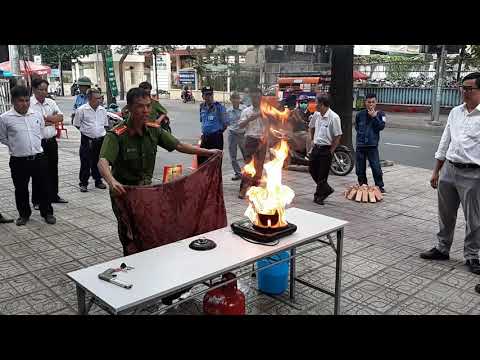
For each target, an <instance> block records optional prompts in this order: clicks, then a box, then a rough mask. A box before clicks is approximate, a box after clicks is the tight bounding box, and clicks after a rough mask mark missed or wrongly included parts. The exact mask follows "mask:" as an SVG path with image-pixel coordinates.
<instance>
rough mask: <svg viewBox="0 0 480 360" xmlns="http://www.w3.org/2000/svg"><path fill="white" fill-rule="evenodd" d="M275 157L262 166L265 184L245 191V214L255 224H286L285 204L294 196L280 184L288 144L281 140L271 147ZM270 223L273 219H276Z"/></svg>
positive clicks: (279, 225)
mask: <svg viewBox="0 0 480 360" xmlns="http://www.w3.org/2000/svg"><path fill="white" fill-rule="evenodd" d="M272 152H273V154H274V155H275V158H274V159H273V160H271V161H269V162H268V163H266V164H265V165H264V166H263V167H264V169H265V172H266V175H265V180H266V186H265V187H259V186H252V187H250V189H248V191H247V197H248V200H249V205H248V208H247V210H246V211H245V215H246V216H247V217H248V218H249V219H250V220H251V221H252V223H254V224H255V225H257V226H261V227H272V228H275V227H282V226H286V225H287V221H286V218H285V206H287V205H288V204H290V203H291V202H292V200H293V197H294V196H295V193H294V191H293V190H292V189H291V188H289V187H288V186H286V185H282V167H283V162H284V161H285V159H286V158H287V156H288V144H287V142H286V141H285V140H282V141H281V142H280V143H279V144H277V146H276V147H275V148H274V149H272ZM265 216H266V217H267V221H266V223H265V221H263V222H262V221H260V217H262V218H265ZM277 217H278V220H276V221H275V223H272V220H273V219H277Z"/></svg>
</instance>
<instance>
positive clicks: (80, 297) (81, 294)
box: [77, 284, 87, 315]
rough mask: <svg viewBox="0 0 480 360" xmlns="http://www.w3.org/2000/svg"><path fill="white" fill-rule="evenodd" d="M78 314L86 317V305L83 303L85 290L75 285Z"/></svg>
mask: <svg viewBox="0 0 480 360" xmlns="http://www.w3.org/2000/svg"><path fill="white" fill-rule="evenodd" d="M77 303H78V314H79V315H87V304H86V302H85V290H83V288H81V287H80V286H79V285H78V284H77Z"/></svg>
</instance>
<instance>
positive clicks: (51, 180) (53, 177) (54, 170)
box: [32, 137, 58, 204]
mask: <svg viewBox="0 0 480 360" xmlns="http://www.w3.org/2000/svg"><path fill="white" fill-rule="evenodd" d="M42 148H43V154H44V155H45V157H46V159H47V172H48V181H47V182H46V183H45V184H40V183H38V182H37V181H36V179H35V178H33V179H32V203H33V204H40V193H41V192H42V191H44V188H45V187H47V186H49V194H50V201H52V202H53V201H55V200H56V199H57V198H58V143H57V139H56V138H55V137H53V138H50V139H43V140H42Z"/></svg>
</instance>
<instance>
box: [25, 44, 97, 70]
mask: <svg viewBox="0 0 480 360" xmlns="http://www.w3.org/2000/svg"><path fill="white" fill-rule="evenodd" d="M34 52H35V53H39V54H41V55H42V62H43V63H44V64H46V65H49V66H54V67H56V66H58V62H59V61H61V62H62V64H64V65H65V66H66V68H68V69H70V68H71V63H72V59H76V58H79V57H83V56H87V55H90V54H93V53H94V52H95V45H34Z"/></svg>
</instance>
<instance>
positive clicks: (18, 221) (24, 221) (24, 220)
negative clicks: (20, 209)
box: [15, 217, 28, 226]
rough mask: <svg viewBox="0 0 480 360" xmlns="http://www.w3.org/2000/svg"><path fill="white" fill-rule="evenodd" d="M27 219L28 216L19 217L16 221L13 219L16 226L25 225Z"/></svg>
mask: <svg viewBox="0 0 480 360" xmlns="http://www.w3.org/2000/svg"><path fill="white" fill-rule="evenodd" d="M27 221H28V218H24V217H19V218H18V219H17V221H15V224H17V226H22V225H25V224H26V223H27Z"/></svg>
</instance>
